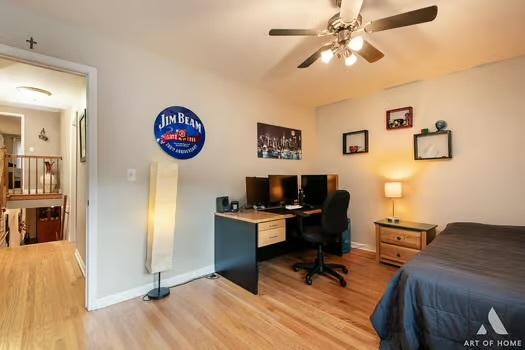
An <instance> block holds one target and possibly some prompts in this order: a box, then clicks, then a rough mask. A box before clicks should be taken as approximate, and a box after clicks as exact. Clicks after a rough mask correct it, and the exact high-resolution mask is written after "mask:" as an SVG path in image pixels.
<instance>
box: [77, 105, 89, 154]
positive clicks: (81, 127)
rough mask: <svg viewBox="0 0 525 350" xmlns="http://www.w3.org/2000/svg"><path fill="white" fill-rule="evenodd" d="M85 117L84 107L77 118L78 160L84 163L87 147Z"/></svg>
mask: <svg viewBox="0 0 525 350" xmlns="http://www.w3.org/2000/svg"><path fill="white" fill-rule="evenodd" d="M86 117H87V110H86V109H84V111H83V112H82V115H81V116H80V119H79V120H78V140H79V143H78V151H79V158H80V162H82V163H84V162H85V161H86V160H87V151H86V150H87V147H86V140H87V139H86V130H87V129H86V127H87V123H86Z"/></svg>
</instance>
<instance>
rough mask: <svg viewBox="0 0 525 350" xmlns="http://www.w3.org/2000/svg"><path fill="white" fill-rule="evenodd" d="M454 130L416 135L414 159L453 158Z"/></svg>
mask: <svg viewBox="0 0 525 350" xmlns="http://www.w3.org/2000/svg"><path fill="white" fill-rule="evenodd" d="M451 158H452V131H450V130H442V131H436V132H429V133H426V134H416V135H414V159H415V160H428V159H451Z"/></svg>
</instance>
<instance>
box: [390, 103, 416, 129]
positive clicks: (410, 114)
mask: <svg viewBox="0 0 525 350" xmlns="http://www.w3.org/2000/svg"><path fill="white" fill-rule="evenodd" d="M413 123H414V110H413V108H412V107H403V108H397V109H391V110H389V111H386V128H387V130H393V129H404V128H411V127H412V125H413Z"/></svg>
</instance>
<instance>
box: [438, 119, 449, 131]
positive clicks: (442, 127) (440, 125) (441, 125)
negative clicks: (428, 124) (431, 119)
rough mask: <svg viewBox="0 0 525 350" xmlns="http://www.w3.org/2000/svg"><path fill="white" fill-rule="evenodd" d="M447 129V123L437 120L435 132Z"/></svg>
mask: <svg viewBox="0 0 525 350" xmlns="http://www.w3.org/2000/svg"><path fill="white" fill-rule="evenodd" d="M446 128H447V122H446V121H444V120H438V121H437V122H436V129H437V131H441V130H445V129H446Z"/></svg>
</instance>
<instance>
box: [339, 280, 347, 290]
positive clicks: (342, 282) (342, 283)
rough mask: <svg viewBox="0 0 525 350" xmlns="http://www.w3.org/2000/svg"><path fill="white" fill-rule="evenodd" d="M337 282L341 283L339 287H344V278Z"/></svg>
mask: <svg viewBox="0 0 525 350" xmlns="http://www.w3.org/2000/svg"><path fill="white" fill-rule="evenodd" d="M339 284H340V285H341V287H343V288H344V287H346V281H345V280H340V281H339Z"/></svg>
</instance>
